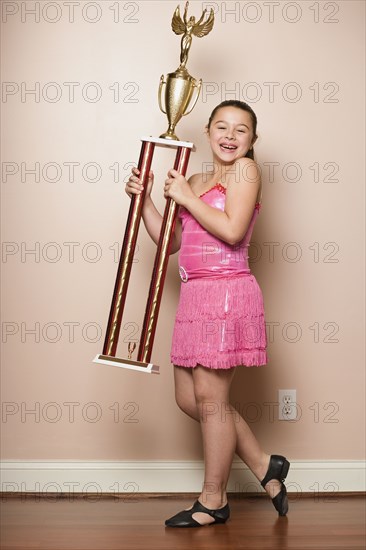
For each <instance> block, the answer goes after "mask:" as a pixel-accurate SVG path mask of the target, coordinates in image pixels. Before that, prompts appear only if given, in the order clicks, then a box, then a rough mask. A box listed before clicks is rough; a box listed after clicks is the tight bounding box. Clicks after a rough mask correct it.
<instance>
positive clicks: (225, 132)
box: [207, 107, 255, 164]
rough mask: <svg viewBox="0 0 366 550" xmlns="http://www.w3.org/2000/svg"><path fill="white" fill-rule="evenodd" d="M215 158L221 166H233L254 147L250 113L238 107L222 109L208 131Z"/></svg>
mask: <svg viewBox="0 0 366 550" xmlns="http://www.w3.org/2000/svg"><path fill="white" fill-rule="evenodd" d="M207 136H208V139H209V143H210V146H211V149H212V152H213V155H214V157H215V158H216V160H217V161H219V162H220V163H221V164H232V163H233V162H235V161H236V160H237V159H238V158H241V157H244V156H245V155H246V154H247V152H248V151H249V149H250V148H251V147H252V145H253V143H254V141H255V140H253V126H252V119H251V116H250V113H248V112H247V111H243V109H239V108H238V107H221V109H219V110H218V111H217V113H216V114H215V116H214V118H213V119H212V121H211V125H210V128H209V130H208V131H207Z"/></svg>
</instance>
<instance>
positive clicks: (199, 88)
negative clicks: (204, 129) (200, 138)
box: [183, 78, 202, 116]
mask: <svg viewBox="0 0 366 550" xmlns="http://www.w3.org/2000/svg"><path fill="white" fill-rule="evenodd" d="M201 86H202V78H200V79H199V82H198V86H197V84H196V83H195V84H194V87H195V88H198V90H197V94H196V97H195V100H194V101H193V105H192V107H191V108H190V109H189V111H187V112H186V113H184V115H183V116H186V115H189V113H191V112H192V111H193V109H194V108H195V106H196V103H197V100H198V98H199V95H200V91H201Z"/></svg>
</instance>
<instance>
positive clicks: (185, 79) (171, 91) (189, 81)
mask: <svg viewBox="0 0 366 550" xmlns="http://www.w3.org/2000/svg"><path fill="white" fill-rule="evenodd" d="M188 4H189V2H186V5H185V9H184V16H183V19H182V18H181V15H180V11H179V6H178V7H177V9H176V10H175V12H174V15H173V19H172V29H173V31H174V32H175V34H183V37H182V41H181V53H180V65H179V67H178V69H177V70H176V71H175V72H173V73H169V74H168V75H167V77H166V79H165V77H164V75H161V77H160V85H159V92H158V99H159V107H160V110H161V111H162V112H163V113H164V114H166V115H167V117H168V122H169V126H168V130H167V131H166V132H165V133H164V134H162V135H161V136H160V137H161V138H164V139H176V140H178V139H179V138H178V137H177V136H176V135H175V133H174V130H175V127H176V125H177V124H178V122H179V121H180V119H181V118H182V117H183V116H186V115H188V114H189V113H190V112H191V111H192V110H193V109H194V107H195V105H196V103H197V100H198V97H199V95H200V91H201V86H202V79H200V80H199V82H198V83H197V80H196V79H195V78H194V77H193V76H191V75H190V74H189V72H188V71H187V69H186V63H187V60H188V52H189V49H190V47H191V44H192V35H194V36H198V37H199V38H201V37H202V36H206V35H207V34H208V33H209V32H210V31H211V30H212V27H213V24H214V19H215V16H214V12H213V9H212V8H211V12H210V15H209V16H208V18H207V20H206V21H204V19H205V16H206V11H207V10H204V11H203V13H202V15H201V17H200V19H199V20H198V21H197V22H196V19H195V17H190V18H189V19H187V12H188ZM164 87H165V88H164ZM195 88H196V97H195V98H194V100H193V102H192V105H191V107H189V105H190V103H191V100H192V97H193V93H194V90H195ZM163 98H164V101H163Z"/></svg>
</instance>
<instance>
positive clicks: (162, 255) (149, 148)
mask: <svg viewBox="0 0 366 550" xmlns="http://www.w3.org/2000/svg"><path fill="white" fill-rule="evenodd" d="M141 140H142V146H141V153H140V159H139V164H138V169H139V170H140V179H141V180H142V183H143V186H144V189H143V191H142V193H140V194H138V195H135V194H134V195H133V197H132V198H131V205H130V210H129V213H128V218H127V223H126V229H125V235H124V239H123V245H122V251H121V256H120V260H119V266H118V271H117V277H116V282H115V286H114V292H113V298H112V304H111V308H110V313H109V318H108V325H107V330H106V335H105V341H104V346H103V353H102V354H100V355H97V356H96V357H95V358H94V360H93V362H94V363H102V364H106V365H112V366H118V367H122V368H127V369H132V370H138V371H142V372H148V373H155V374H159V366H158V365H156V364H153V363H151V362H150V357H151V352H152V346H153V342H154V336H155V330H156V324H157V320H158V313H159V308H160V302H161V297H162V292H163V285H164V281H165V275H166V270H167V267H168V260H169V249H170V244H171V240H172V236H173V231H174V226H175V219H176V214H177V203H176V202H175V201H173V199H171V198H168V199H167V202H166V206H165V211H164V216H163V222H162V227H161V232H160V236H159V242H158V247H157V251H156V256H155V262H154V267H153V273H152V277H151V282H150V289H149V294H148V300H147V305H146V310H145V317H144V322H143V326H142V332H141V338H140V346H139V350H138V357H137V361H134V360H132V359H131V354H132V352H133V350H134V348H135V343H132V346H130V345H129V349H128V351H129V356H128V358H127V359H124V358H118V357H116V350H117V344H118V338H119V333H120V327H121V322H122V317H123V310H124V306H125V302H126V296H127V288H128V284H129V279H130V274H131V268H132V262H133V255H134V251H135V247H136V241H137V235H138V231H139V227H140V221H141V216H142V207H143V202H144V198H145V192H146V185H147V182H148V178H149V172H150V168H151V164H152V158H153V154H154V149H155V145H156V144H157V145H161V146H165V147H175V148H178V150H177V154H176V159H175V164H174V169H175V170H177V171H178V172H179V173H180V174H182V175H183V176H184V175H185V174H186V171H187V167H188V161H189V157H190V153H191V150H192V149H193V147H194V145H193V143H189V142H183V141H176V140H167V139H161V138H150V137H147V138H141ZM130 344H131V343H130Z"/></svg>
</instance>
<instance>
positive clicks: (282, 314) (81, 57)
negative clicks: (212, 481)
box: [1, 1, 365, 460]
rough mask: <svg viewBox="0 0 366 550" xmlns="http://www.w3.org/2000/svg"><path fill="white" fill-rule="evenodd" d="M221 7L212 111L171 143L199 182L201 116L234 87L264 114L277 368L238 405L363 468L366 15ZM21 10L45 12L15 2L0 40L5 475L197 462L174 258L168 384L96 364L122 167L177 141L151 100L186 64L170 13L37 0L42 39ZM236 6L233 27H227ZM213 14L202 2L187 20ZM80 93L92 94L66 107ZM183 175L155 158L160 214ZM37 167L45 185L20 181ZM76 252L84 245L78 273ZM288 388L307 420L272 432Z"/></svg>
mask: <svg viewBox="0 0 366 550" xmlns="http://www.w3.org/2000/svg"><path fill="white" fill-rule="evenodd" d="M56 4H57V6H58V9H57V10H56V7H55V5H56ZM211 4H212V5H213V6H214V7H215V8H217V9H218V10H219V11H218V12H217V14H216V23H215V27H214V30H213V32H212V34H211V35H210V36H208V37H206V38H204V39H195V40H194V41H193V45H192V49H191V52H190V59H189V62H188V68H189V70H190V72H191V73H192V74H193V75H194V76H196V77H202V78H203V80H204V83H205V84H204V90H203V95H202V97H201V98H200V100H199V101H198V104H197V106H196V108H195V110H194V112H193V113H192V115H190V116H189V117H187V118H186V119H185V120H184V121H182V122H181V123H180V124H179V126H178V134H179V136H180V138H181V139H185V140H192V141H194V142H195V144H196V146H197V152H196V153H194V154H193V155H192V157H191V163H190V168H189V171H190V173H192V172H194V171H197V170H200V168H201V163H202V162H204V161H209V160H210V156H209V150H208V148H207V145H206V143H205V139H204V135H203V127H204V125H205V123H206V121H207V118H208V115H209V113H210V112H211V110H212V108H213V107H214V106H215V105H216V104H217V103H218V102H220V101H221V100H223V99H230V98H232V97H234V94H233V93H230V90H233V89H235V88H237V89H238V92H239V96H238V97H239V98H240V99H244V100H246V101H248V102H249V103H250V104H251V105H252V107H253V108H254V110H255V112H256V113H257V116H258V120H259V127H258V130H259V136H260V137H259V140H258V142H257V145H256V155H257V160H258V162H259V164H260V165H261V167H262V169H263V183H264V192H263V208H262V210H261V214H260V216H259V219H258V221H257V225H256V227H255V231H254V235H253V246H252V247H251V258H252V263H251V266H252V270H253V273H254V274H255V276H256V278H257V280H258V282H259V284H260V286H261V288H262V291H263V295H264V301H265V311H266V320H267V323H268V338H269V348H268V354H269V363H268V365H267V366H264V367H261V368H258V369H256V368H252V369H249V368H248V369H246V368H244V367H243V368H240V369H238V371H237V374H236V381H235V384H234V387H233V391H232V401H233V402H234V403H236V404H237V406H238V407H240V410H241V411H242V412H243V414H244V415H245V416H246V417H247V418H249V419H251V420H252V423H251V425H252V428H253V430H254V431H255V433H256V435H257V436H258V438H259V440H260V442H261V444H262V445H263V447H264V449H265V450H266V451H267V452H280V453H284V454H287V455H288V456H289V457H291V458H292V459H299V460H300V459H301V460H306V459H319V460H320V459H328V460H334V459H344V460H346V459H361V458H363V448H364V440H363V439H362V437H361V436H360V434H361V433H363V432H364V430H363V426H362V423H363V420H364V415H363V409H364V340H363V338H364V329H365V327H364V290H363V284H362V283H363V278H364V244H365V243H364V183H365V179H364V172H363V166H364V157H363V153H364V147H365V142H364V134H363V123H362V122H361V121H363V120H364V115H365V112H364V107H363V99H364V80H363V67H364V61H365V60H364V54H363V51H362V44H363V32H364V29H363V21H364V3H363V2H361V1H347V2H345V1H337V2H328V3H325V2H315V3H314V4H313V5H315V6H318V8H319V13H318V14H317V13H316V12H314V9H311V5H312V3H310V2H303V1H301V2H280V5H279V6H277V7H276V6H275V7H274V8H273V9H274V12H273V21H271V17H272V16H271V12H270V11H269V6H268V5H267V6H266V5H265V3H263V2H260V1H257V2H251V3H249V2H236V3H235V2H227V3H225V2H222V3H219V2H216V3H214V2H213V3H211ZM25 5H26V7H27V9H28V10H29V9H31V7H32V6H33V7H34V5H35V3H34V2H4V6H5V7H3V9H4V10H6V12H4V13H3V24H2V52H3V53H2V78H3V81H4V82H5V83H7V84H4V85H5V86H6V91H7V95H6V96H5V95H3V103H2V128H3V136H2V137H3V144H2V161H3V179H2V239H3V258H2V273H3V277H2V330H3V345H2V365H3V366H2V400H3V415H2V421H3V424H2V445H1V452H2V455H1V456H2V459H3V460H13V459H18V460H32V459H43V460H48V459H57V460H63V459H79V460H194V459H200V458H201V457H202V449H201V443H200V431H199V426H198V425H197V424H195V423H194V422H193V421H192V420H190V419H188V418H186V417H185V416H184V414H183V413H182V412H181V411H180V410H179V409H178V408H177V406H176V404H175V401H174V386H173V367H172V365H171V364H170V361H169V352H170V345H171V337H172V329H173V321H174V315H175V310H176V306H177V303H178V296H179V285H180V279H179V276H178V271H177V256H178V255H175V256H173V257H171V258H170V263H169V269H168V272H167V278H166V285H165V289H164V296H163V301H162V305H161V313H160V317H159V323H158V327H157V332H156V336H155V346H154V353H153V359H154V361H155V362H156V363H158V364H159V365H160V366H161V375H160V376H149V375H144V374H140V373H135V372H132V371H127V370H121V369H117V368H113V367H104V366H101V365H96V364H94V363H93V362H92V359H93V358H94V357H95V355H96V354H97V353H101V351H102V346H103V338H104V331H105V327H106V323H107V318H108V312H109V306H110V301H111V296H112V291H113V285H114V281H115V275H116V269H117V261H118V256H116V251H117V243H121V240H122V237H123V232H124V227H125V223H126V217H127V214H128V209H129V205H130V200H129V198H128V197H127V195H126V194H125V192H124V180H125V178H126V176H127V173H128V172H129V169H128V164H129V163H134V162H137V160H138V155H139V149H140V141H139V139H140V137H141V136H143V135H158V134H160V133H161V132H163V131H164V130H165V129H166V125H167V123H166V120H165V118H164V116H163V115H162V114H161V113H160V112H159V109H158V105H157V87H158V82H159V78H160V75H161V74H162V73H167V72H169V71H172V70H174V69H175V68H176V67H177V64H178V59H179V44H180V39H179V38H178V37H176V36H175V35H174V34H173V33H172V31H171V29H170V20H171V16H172V13H173V10H174V8H175V6H176V5H177V2H176V1H175V2H150V1H141V2H128V3H127V2H120V3H119V5H120V13H119V14H117V13H116V12H113V11H112V10H111V8H112V6H115V5H116V3H115V2H109V1H103V2H101V1H99V2H94V3H90V2H89V3H88V2H80V5H79V6H76V7H75V12H74V22H70V21H69V20H70V17H71V14H70V11H69V9H70V8H68V7H67V6H66V5H65V3H64V2H57V3H56V2H49V3H47V6H48V7H47V8H46V9H44V6H45V5H46V3H45V2H41V3H40V6H41V8H42V7H43V11H42V9H41V11H40V14H39V22H35V21H34V18H35V16H34V15H31V14H29V13H28V15H27V14H26V13H25V12H24V9H25V8H24V6H25ZM181 5H182V6H183V4H182V3H181ZM235 6H236V8H235ZM82 8H83V12H82ZM232 8H235V9H237V10H238V9H239V11H236V13H235V14H232V15H230V14H229V13H228V10H230V9H232ZM114 9H115V8H114ZM201 9H202V4H201V3H200V2H191V11H192V13H194V14H195V15H199V14H200V13H201ZM22 10H23V11H22ZM300 12H301V13H300ZM256 16H257V17H258V20H257V21H256V22H253V21H254V20H255V18H256ZM83 17H84V18H83ZM114 17H115V18H116V20H117V21H116V22H114V21H113V18H114ZM296 17H298V20H297V21H296ZM22 18H23V19H24V22H22ZM98 18H99V20H98V21H96V22H94V23H92V22H91V21H92V20H94V19H95V20H97V19H98ZM317 18H318V22H316V20H317ZM52 19H54V20H55V22H54V23H51V22H50V20H52ZM56 19H59V20H58V21H56ZM248 20H251V21H252V23H250V22H248ZM290 20H293V22H292V23H291V22H290ZM67 82H69V83H70V82H77V83H79V85H78V86H75V98H74V101H73V102H72V101H71V100H70V99H69V90H70V86H71V85H67V84H65V83H67ZM92 82H94V83H97V87H98V90H99V92H100V93H101V97H100V99H99V100H97V101H93V98H94V94H95V90H96V88H95V87H92V86H91V85H89V86H88V83H92ZM22 83H23V84H22ZM37 83H39V84H37ZM50 83H56V85H57V86H56V87H55V86H53V87H52V86H51V85H50ZM115 83H118V85H117V84H115ZM248 83H252V84H251V85H248ZM269 83H275V84H272V86H273V94H274V95H273V97H272V96H271V94H270V90H271V87H270V84H269ZM290 83H292V84H291V85H290ZM113 85H114V87H113V89H114V91H112V90H111V89H110V88H111V87H112V86H113ZM35 86H39V89H40V96H39V101H35V97H34V95H30V94H28V95H24V96H23V97H22V94H21V91H22V87H23V92H24V90H25V88H26V89H28V90H29V89H31V88H35ZM117 87H118V88H119V93H120V97H119V101H118V102H115V101H114V99H115V96H114V94H115V93H116V90H117ZM56 90H57V91H58V93H59V94H60V97H59V100H58V101H55V102H52V98H53V97H54V94H55V91H56ZM295 93H296V94H298V98H297V100H296V101H294V100H293V98H294V94H295ZM256 96H257V97H256ZM88 99H89V101H88ZM4 138H5V139H4ZM172 160H173V157H172V155H171V154H170V155H169V154H168V153H167V152H165V151H162V150H157V151H156V155H155V159H154V170H155V172H156V175H157V177H156V184H155V189H154V194H153V196H154V199H155V202H156V204H157V206H158V208H159V209H160V211H161V212H163V209H164V204H165V199H164V197H163V193H162V185H163V180H164V178H165V173H166V171H167V169H168V168H169V167H171V165H172ZM72 162H74V163H78V165H77V166H75V176H74V179H73V178H72V177H71V175H70V172H69V166H70V165H69V164H68V163H72ZM35 163H39V171H40V175H39V181H35V180H36V178H35V176H34V175H32V174H30V173H29V172H28V173H27V172H26V169H31V168H32V167H34V165H35ZM48 163H54V164H53V165H48ZM88 163H94V165H95V166H96V167H97V170H98V171H97V170H96V169H95V167H94V168H93V165H91V164H88ZM271 163H276V165H275V168H274V172H273V175H272V173H271V171H270V165H271ZM55 166H57V167H58V169H57V170H56V168H55ZM111 166H114V167H115V169H116V167H118V168H119V174H118V175H117V176H116V179H114V172H113V170H112V169H111V168H110V167H111ZM296 170H297V171H298V172H296ZM12 171H13V172H14V173H12ZM52 178H54V179H55V180H57V181H51V180H52ZM93 178H95V179H96V181H94V182H93V181H91V180H92V179H93ZM295 180H296V181H295ZM67 243H75V244H74V246H75V248H74V257H72V256H71V245H70V244H67ZM32 249H33V250H34V249H36V254H31V253H28V254H26V253H25V252H26V250H28V251H29V250H32ZM96 253H98V254H99V256H98V257H96ZM154 253H155V245H153V243H152V242H151V241H150V239H149V237H148V235H147V233H146V231H145V228H144V227H143V225H142V226H141V230H140V235H139V248H138V250H137V252H136V256H135V264H134V267H133V272H132V277H133V279H132V281H133V282H132V283H131V288H130V294H129V298H128V301H127V305H126V310H125V315H124V323H125V324H124V325H123V327H122V330H121V338H120V344H121V345H120V348H119V355H120V356H123V354H126V349H127V344H126V342H127V341H128V337H129V334H131V332H132V331H134V327H136V330H137V337H138V336H139V333H140V328H141V324H142V319H143V313H144V309H145V301H146V295H147V289H148V286H149V282H150V275H151V268H152V262H153V258H154ZM272 253H273V255H272ZM257 254H258V256H257ZM296 254H297V255H298V257H297V261H294V258H295V255H296ZM127 323H130V325H128V324H127ZM71 326H73V327H74V334H72V330H71V328H70V327H71ZM34 328H35V329H36V332H35V333H33V334H31V333H30V332H27V331H30V330H31V329H34ZM272 331H273V332H272ZM281 388H295V389H296V390H297V396H298V403H299V405H300V407H301V418H299V420H298V421H297V422H288V423H286V422H280V421H278V420H277V416H276V412H277V409H276V406H275V405H269V403H272V404H274V403H276V402H277V392H278V389H281ZM70 403H73V404H74V405H71V404H70ZM248 404H251V405H248ZM72 408H73V410H74V418H73V417H72V414H71V411H72ZM31 410H34V411H35V413H34V414H32V413H31V412H30V411H31ZM273 410H274V411H275V413H274V414H275V417H274V418H273V417H272V416H271V414H270V411H273ZM117 411H118V414H117ZM96 414H99V418H98V417H96Z"/></svg>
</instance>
